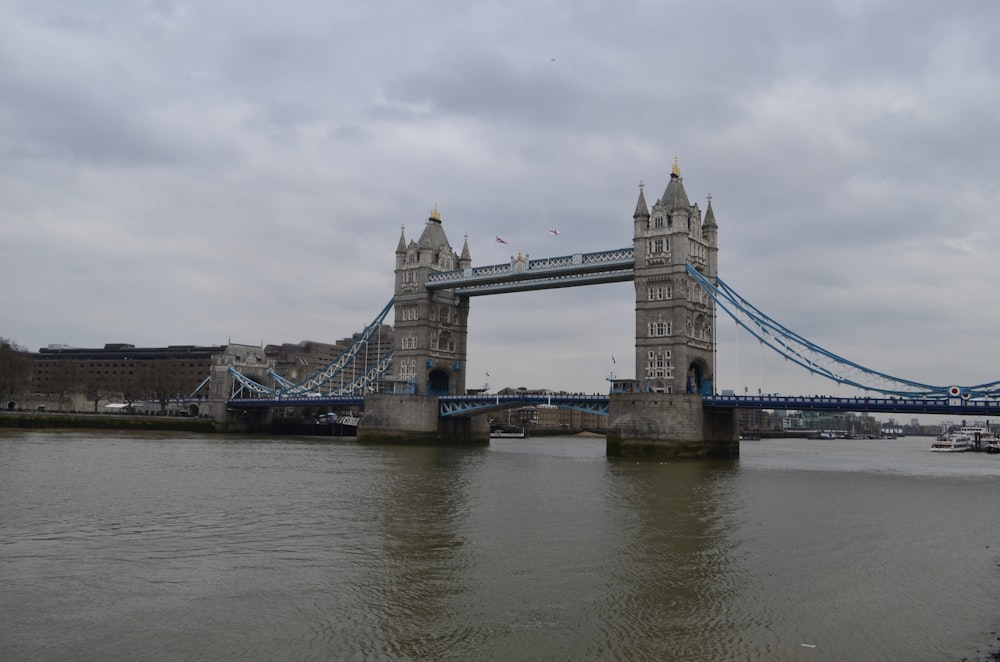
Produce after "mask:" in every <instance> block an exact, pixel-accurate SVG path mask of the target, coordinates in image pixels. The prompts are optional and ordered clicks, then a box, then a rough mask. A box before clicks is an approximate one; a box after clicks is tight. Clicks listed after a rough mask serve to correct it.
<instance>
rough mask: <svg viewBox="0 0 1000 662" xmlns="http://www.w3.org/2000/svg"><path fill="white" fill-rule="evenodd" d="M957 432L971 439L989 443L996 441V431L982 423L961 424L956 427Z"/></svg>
mask: <svg viewBox="0 0 1000 662" xmlns="http://www.w3.org/2000/svg"><path fill="white" fill-rule="evenodd" d="M958 433H959V434H964V435H965V436H967V437H968V438H969V439H970V440H972V441H978V442H981V443H983V444H989V443H993V442H996V441H997V435H996V432H994V431H993V430H990V429H989V428H988V427H984V426H982V425H963V426H962V427H960V428H959V429H958Z"/></svg>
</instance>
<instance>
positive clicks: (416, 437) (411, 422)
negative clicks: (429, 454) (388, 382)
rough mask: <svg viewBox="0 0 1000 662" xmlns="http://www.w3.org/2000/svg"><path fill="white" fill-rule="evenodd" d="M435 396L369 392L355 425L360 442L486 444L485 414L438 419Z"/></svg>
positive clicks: (487, 436)
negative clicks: (362, 414)
mask: <svg viewBox="0 0 1000 662" xmlns="http://www.w3.org/2000/svg"><path fill="white" fill-rule="evenodd" d="M439 407H440V406H439V404H438V399H437V397H436V396H423V395H408V394H388V393H369V394H368V395H366V396H365V415H364V416H363V417H362V418H361V422H360V423H359V424H358V441H359V442H376V443H377V442H382V443H396V444H447V445H463V446H486V445H489V443H490V424H489V419H488V417H487V416H486V415H485V414H479V415H477V416H470V417H456V418H441V417H440V416H439Z"/></svg>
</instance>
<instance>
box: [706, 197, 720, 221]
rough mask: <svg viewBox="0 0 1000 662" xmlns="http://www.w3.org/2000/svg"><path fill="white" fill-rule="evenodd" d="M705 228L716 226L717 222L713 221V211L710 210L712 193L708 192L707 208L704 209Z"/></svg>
mask: <svg viewBox="0 0 1000 662" xmlns="http://www.w3.org/2000/svg"><path fill="white" fill-rule="evenodd" d="M703 225H704V227H705V228H718V227H719V226H718V224H717V223H716V222H715V212H714V211H712V194H711V193H709V194H708V208H707V209H706V210H705V222H704V224H703Z"/></svg>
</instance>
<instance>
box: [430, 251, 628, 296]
mask: <svg viewBox="0 0 1000 662" xmlns="http://www.w3.org/2000/svg"><path fill="white" fill-rule="evenodd" d="M634 277H635V250H634V249H633V248H632V247H631V246H629V247H627V248H618V249H615V250H610V251H600V252H598V253H574V254H573V255H564V256H561V257H547V258H543V259H541V260H531V259H529V258H528V257H522V256H520V255H519V256H518V257H517V258H513V259H511V261H510V262H506V263H502V264H491V265H489V266H485V267H466V268H465V269H458V270H456V271H438V272H432V273H431V274H430V276H428V278H427V284H426V287H427V289H429V290H434V289H449V290H451V289H454V290H455V293H456V294H460V295H462V296H477V295H483V294H502V293H505V292H525V291H528V290H547V289H554V288H558V287H575V286H577V285H597V284H600V283H621V282H625V281H631V280H633V279H634Z"/></svg>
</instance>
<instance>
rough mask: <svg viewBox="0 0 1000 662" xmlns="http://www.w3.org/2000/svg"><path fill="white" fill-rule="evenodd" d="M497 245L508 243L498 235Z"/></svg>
mask: <svg viewBox="0 0 1000 662" xmlns="http://www.w3.org/2000/svg"><path fill="white" fill-rule="evenodd" d="M497 243H498V244H506V243H507V242H506V241H504V240H503V238H502V237H501V236H500V235H497Z"/></svg>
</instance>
